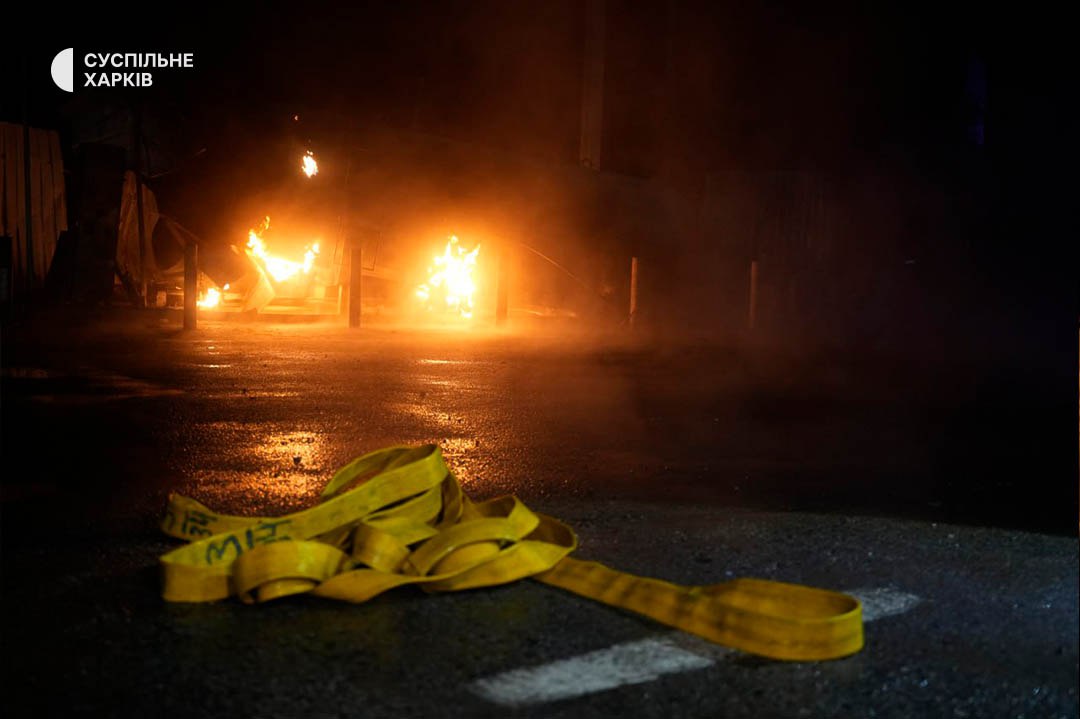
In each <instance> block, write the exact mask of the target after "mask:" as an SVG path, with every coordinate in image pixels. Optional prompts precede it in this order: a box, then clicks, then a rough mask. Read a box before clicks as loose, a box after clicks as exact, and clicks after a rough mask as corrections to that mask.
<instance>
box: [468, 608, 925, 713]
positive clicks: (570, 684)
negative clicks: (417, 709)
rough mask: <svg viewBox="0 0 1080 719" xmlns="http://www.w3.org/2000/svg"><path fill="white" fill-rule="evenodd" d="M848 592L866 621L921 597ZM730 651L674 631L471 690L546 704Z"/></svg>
mask: <svg viewBox="0 0 1080 719" xmlns="http://www.w3.org/2000/svg"><path fill="white" fill-rule="evenodd" d="M847 594H851V595H852V596H855V597H858V599H859V601H861V602H862V604H863V622H864V623H865V622H872V621H874V620H876V619H881V618H882V617H888V616H892V615H895V614H902V613H903V612H906V611H908V610H909V609H911V608H912V607H914V606H915V605H916V604H918V603H919V602H920V601H922V600H921V599H920V598H919V597H917V596H915V595H914V594H908V593H906V592H900V591H897V590H895V589H889V588H887V587H877V588H870V589H856V590H854V591H849V592H847ZM731 654H735V651H734V650H732V649H728V648H727V647H722V646H719V645H716V644H711V643H709V642H707V641H705V640H697V637H694V636H692V635H687V634H683V633H681V632H674V633H672V634H670V635H660V636H656V637H650V638H648V639H641V640H638V641H634V642H624V643H622V644H615V645H614V646H610V647H608V648H607V649H599V650H597V651H594V652H588V653H587V654H580V655H578V656H576V657H570V658H569V659H560V660H558V661H554V662H548V663H547V664H541V665H539V666H535V667H524V668H521V669H512V670H510V671H507V672H502V673H500V674H494V675H492V676H490V677H484V678H483V679H477V680H476V681H474V682H472V683H471V684H469V689H470V690H471V691H472V692H474V693H476V694H478V695H480V696H481V697H483V698H484V699H487V700H488V701H490V702H493V703H495V704H501V705H503V706H522V705H526V704H543V703H546V702H553V701H558V700H560V699H572V698H574V697H579V696H584V695H586V694H593V693H595V692H602V691H607V690H609V689H614V688H616V687H620V686H623V685H626V684H642V683H644V682H651V681H653V680H655V679H658V678H659V677H661V676H663V675H664V674H675V673H678V672H686V671H692V670H695V669H704V668H705V667H709V666H712V665H713V664H715V663H716V661H717V660H718V659H721V658H723V657H725V656H728V655H731Z"/></svg>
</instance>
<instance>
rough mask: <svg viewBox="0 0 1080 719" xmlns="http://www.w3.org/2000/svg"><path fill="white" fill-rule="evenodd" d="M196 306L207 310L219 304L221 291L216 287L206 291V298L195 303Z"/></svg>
mask: <svg viewBox="0 0 1080 719" xmlns="http://www.w3.org/2000/svg"><path fill="white" fill-rule="evenodd" d="M195 304H196V305H197V306H199V307H202V308H203V309H204V310H208V309H211V308H214V307H217V306H218V305H220V304H221V291H220V290H218V288H217V287H211V288H210V289H208V290H207V291H206V297H203V298H202V299H201V300H198V301H197V302H196V303H195Z"/></svg>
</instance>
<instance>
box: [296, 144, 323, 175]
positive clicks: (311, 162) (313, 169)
mask: <svg viewBox="0 0 1080 719" xmlns="http://www.w3.org/2000/svg"><path fill="white" fill-rule="evenodd" d="M300 171H301V172H303V173H304V174H305V175H307V176H308V177H314V176H315V175H318V174H319V163H318V162H316V161H315V153H314V152H312V151H311V150H308V151H307V152H305V153H304V156H303V157H301V158H300Z"/></svg>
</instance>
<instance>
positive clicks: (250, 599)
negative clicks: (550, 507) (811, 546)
mask: <svg viewBox="0 0 1080 719" xmlns="http://www.w3.org/2000/svg"><path fill="white" fill-rule="evenodd" d="M321 497H322V500H321V502H320V503H319V504H317V505H315V506H314V507H312V508H310V509H306V510H303V511H301V512H296V513H293V514H289V515H286V516H283V517H276V518H271V517H237V516H228V515H223V514H218V513H216V512H214V511H212V510H211V509H209V508H208V507H206V506H205V505H202V504H200V503H199V502H196V501H195V500H193V499H190V498H188V497H183V496H180V495H175V494H174V495H172V496H170V498H169V504H168V507H167V509H166V512H165V517H164V519H163V520H162V522H161V528H162V530H163V531H164V532H165V533H166V534H169V535H170V536H173V537H176V538H178V539H183V540H186V541H187V542H188V543H187V544H185V545H184V546H181V547H179V548H177V549H175V550H173V551H171V552H169V553H168V554H165V555H164V556H162V557H161V560H160V561H161V570H162V581H163V589H162V595H163V596H164V598H165V599H166V600H167V601H170V602H207V601H214V600H217V599H224V598H226V597H229V596H232V595H237V596H239V597H240V599H241V600H242V601H244V602H247V603H256V602H265V601H268V600H270V599H275V598H277V597H283V596H287V595H290V594H298V593H302V592H308V593H310V594H314V595H315V596H319V597H329V598H333V599H341V600H344V601H347V602H356V603H359V602H364V601H367V600H368V599H370V598H372V597H374V596H375V595H377V594H381V593H382V592H385V591H386V590H388V589H393V588H394V587H399V586H402V585H405V584H416V585H419V586H420V587H421V588H422V589H424V590H425V591H428V592H449V591H455V590H458V589H471V588H474V587H487V586H494V585H497V584H505V583H508V582H512V581H514V580H517V579H523V578H525V577H532V578H533V579H536V580H538V581H540V582H543V583H545V584H550V585H552V586H556V587H561V588H563V589H566V590H568V591H570V592H573V593H575V594H579V595H581V596H584V597H589V598H590V599H595V600H597V601H599V602H603V603H604V604H608V605H611V606H613V607H618V608H620V609H626V610H629V611H632V612H636V613H638V614H643V615H645V616H647V617H650V618H652V619H654V620H656V621H658V622H660V623H662V624H666V625H668V626H671V627H675V628H677V629H681V630H683V631H686V632H690V633H692V634H696V635H698V636H701V637H704V638H705V639H709V640H711V641H713V642H717V643H719V644H723V645H726V646H729V647H733V648H736V649H740V650H743V651H746V652H752V653H754V654H760V655H763V656H767V657H772V658H775V659H790V660H819V659H835V658H839V657H844V656H848V655H850V654H854V653H855V652H857V651H859V650H860V649H861V648H862V646H863V626H862V607H861V605H860V604H859V601H858V600H857V599H855V598H854V597H851V596H848V595H845V594H839V593H836V592H831V591H826V590H823V589H813V588H811V587H804V586H800V585H796V584H784V583H780V582H773V581H767V580H762V579H737V580H734V581H730V582H724V583H723V584H714V585H708V586H701V587H684V586H679V585H676V584H670V583H668V582H664V581H661V580H658V579H649V578H646V577H637V576H634V575H632V574H626V573H625V572H619V571H617V570H614V569H610V568H608V567H605V566H604V565H602V564H597V563H596V562H585V561H580V560H577V559H573V558H571V557H570V556H568V555H569V554H570V553H571V552H572V551H574V549H576V548H577V537H576V536H575V535H574V532H573V531H572V530H571V529H570V528H569V527H567V526H566V525H565V524H563V523H562V522H559V521H558V520H556V519H553V518H552V517H548V516H545V515H543V514H538V513H535V512H532V511H531V510H530V509H529V508H528V507H526V506H525V505H524V504H522V503H521V502H520V501H519V500H518V499H517V497H512V496H508V497H500V498H499V499H493V500H491V501H488V502H480V503H475V502H472V501H471V500H470V499H469V498H468V497H467V496H466V495H465V494H464V492H462V490H461V486H460V485H459V484H458V482H457V479H456V478H455V477H454V475H453V473H451V472H450V470H449V469H448V468H447V467H446V464H445V463H444V462H443V459H442V454H441V453H440V451H439V448H438V447H437V446H435V445H423V446H419V447H390V448H387V449H382V450H379V451H377V452H372V453H371V454H367V455H364V456H363V457H360V458H358V459H355V460H353V461H352V462H350V463H349V464H347V465H346V466H345V467H343V468H341V469H340V470H338V472H337V473H335V474H334V476H333V477H332V478H331V480H330V482H329V483H328V484H327V485H326V488H325V489H323V491H322V495H321Z"/></svg>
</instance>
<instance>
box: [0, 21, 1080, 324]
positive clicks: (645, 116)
mask: <svg viewBox="0 0 1080 719" xmlns="http://www.w3.org/2000/svg"><path fill="white" fill-rule="evenodd" d="M582 7H583V4H582V3H581V2H577V1H576V0H553V1H551V2H542V3H533V2H528V3H526V2H506V1H499V0H473V1H465V0H448V1H443V2H434V1H427V2H423V1H409V2H400V3H348V4H346V3H341V4H340V5H338V6H335V5H332V4H301V3H272V4H268V5H264V6H262V7H261V8H259V9H242V8H239V7H238V6H236V5H234V4H229V5H227V6H226V5H224V4H222V5H219V6H217V7H210V8H205V7H199V6H196V5H188V4H185V5H179V4H177V5H175V6H172V7H169V6H163V7H157V8H155V10H154V18H153V19H147V21H145V22H141V23H139V27H140V28H141V29H136V28H134V27H131V26H129V25H128V24H125V22H124V21H125V20H130V19H131V18H133V17H134V18H136V19H137V18H138V17H139V15H138V13H140V12H147V10H146V8H142V9H141V10H138V11H135V12H134V13H126V12H124V11H122V10H121V9H119V8H107V9H103V8H94V9H92V10H90V11H87V15H86V16H84V17H75V16H62V17H59V18H53V19H52V22H51V23H50V24H47V25H45V24H39V25H37V26H35V27H37V28H42V27H49V28H50V31H49V33H48V35H49V37H39V38H36V40H35V48H34V49H33V50H32V51H31V53H30V55H29V57H30V60H31V63H30V64H31V65H32V67H34V68H38V69H37V70H35V71H37V72H44V71H45V70H44V69H45V68H47V67H48V63H49V59H50V58H51V56H52V54H53V53H54V52H55V51H56V50H58V49H60V48H62V47H66V46H69V45H74V46H75V47H76V50H77V51H83V50H89V49H95V50H109V49H118V50H127V51H134V50H140V49H154V50H159V51H163V52H164V51H190V52H194V53H195V58H196V65H197V67H196V69H194V70H184V71H173V72H172V73H171V74H162V75H161V76H160V77H159V78H158V80H157V82H156V87H155V88H154V90H153V91H149V92H148V91H138V94H137V97H138V98H139V100H140V101H142V102H143V103H145V105H146V107H147V116H148V118H150V119H148V126H152V128H151V129H148V133H151V132H152V133H153V134H154V140H155V142H157V143H158V144H159V146H160V148H161V150H162V153H163V155H165V156H166V157H167V158H169V159H170V160H171V161H172V162H173V163H175V164H176V165H177V166H179V167H182V168H185V169H184V171H185V172H187V169H186V168H188V167H189V166H190V165H189V164H186V163H193V162H195V163H204V164H206V165H212V164H213V163H215V162H222V163H224V162H228V161H233V158H250V157H253V156H258V154H259V153H260V148H264V147H267V146H268V145H269V144H272V143H275V142H280V141H281V138H282V137H285V136H288V135H289V134H290V133H292V134H294V135H296V137H295V138H294V139H296V140H297V141H299V140H302V139H306V138H307V137H312V138H314V139H316V140H320V139H321V140H326V139H327V138H336V137H339V136H341V134H342V133H343V132H344V131H347V130H350V129H354V128H357V127H363V126H365V125H371V124H377V125H382V126H388V127H392V128H403V129H409V130H412V131H416V132H420V133H426V134H431V135H437V136H444V137H448V138H451V139H454V140H458V141H462V142H467V143H476V144H478V145H482V146H486V147H488V148H495V149H496V151H505V152H507V153H508V154H509V153H512V154H515V155H518V156H524V157H535V158H539V159H541V160H544V161H546V162H549V163H555V164H559V163H564V164H568V165H569V164H573V163H575V162H576V160H577V146H578V132H579V117H580V115H579V113H580V105H579V102H580V97H581V85H580V78H581V67H582V57H583V49H582V48H583V42H584V36H585V29H584V27H585V26H584V13H583V9H582ZM51 28H56V29H55V30H53V29H51ZM1059 28H1061V29H1059ZM1062 30H1063V25H1062V23H1060V22H1058V21H1057V20H1056V18H1055V17H1054V16H1053V14H1051V13H1048V12H1046V11H1045V10H1044V9H1042V8H1040V7H1039V6H1037V5H1034V6H1030V7H1028V6H1025V7H1024V8H1016V7H1010V8H1006V9H1001V10H997V9H994V8H992V7H991V6H990V5H988V4H986V3H976V2H962V3H932V4H931V3H926V4H919V3H911V2H904V3H872V4H866V3H825V4H821V3H815V4H813V5H812V6H810V5H807V4H804V3H794V2H764V3H744V2H728V3H714V2H708V1H706V0H669V1H668V2H662V1H660V0H656V1H653V2H645V1H642V2H633V1H631V0H609V2H608V13H607V35H608V44H607V54H606V56H607V68H606V72H607V75H606V85H605V97H604V102H605V108H604V118H605V120H604V149H603V153H604V154H603V160H602V162H601V167H602V169H604V170H606V171H610V172H616V173H622V174H628V175H634V176H639V177H652V178H657V179H658V180H659V181H660V182H662V183H664V184H665V185H667V186H670V187H672V188H674V189H675V190H677V191H679V192H683V193H684V194H686V195H687V196H690V197H693V196H694V194H695V192H697V191H699V190H700V187H701V184H702V181H703V179H702V178H703V177H704V176H705V175H706V174H707V173H714V172H722V171H725V170H731V169H739V170H774V169H810V170H818V171H825V172H840V173H849V174H851V175H859V174H867V173H870V174H873V173H883V174H889V173H906V174H907V175H913V176H916V177H919V178H922V182H924V183H925V185H926V186H927V187H932V188H939V189H940V191H941V192H942V193H943V194H944V195H946V196H947V195H949V194H951V193H956V194H963V193H964V192H967V190H968V187H967V183H968V182H969V178H970V176H971V175H972V173H976V174H978V175H979V176H980V177H982V178H983V180H982V181H984V184H988V185H989V186H990V187H991V188H993V189H992V192H991V194H990V195H989V196H988V198H985V199H986V202H985V203H984V204H986V205H987V206H988V207H990V208H991V209H992V212H993V214H994V216H993V218H992V223H991V224H992V225H993V227H994V228H995V231H994V232H991V233H988V234H986V236H984V237H980V238H979V239H978V243H977V244H978V247H977V248H976V250H975V251H974V252H975V255H976V265H978V267H977V269H976V270H975V271H978V272H983V273H986V274H987V276H988V278H989V279H988V280H987V282H988V283H990V284H993V283H994V282H997V281H998V280H999V279H1000V280H1002V281H1004V282H1006V283H1007V284H1010V285H1012V286H1013V287H1014V289H1010V290H1008V292H1011V293H1013V294H1016V295H1018V296H1023V297H1025V298H1027V299H1028V300H1030V301H1032V302H1034V303H1035V304H1036V305H1038V306H1039V307H1042V308H1049V307H1055V308H1059V309H1060V308H1067V309H1066V312H1065V314H1066V315H1068V316H1071V317H1072V318H1073V319H1072V320H1071V322H1075V317H1076V296H1075V289H1076V282H1075V277H1074V273H1073V272H1072V270H1071V269H1069V268H1070V267H1071V266H1072V265H1071V264H1070V263H1069V262H1066V261H1063V260H1062V259H1059V256H1060V255H1061V254H1062V252H1063V250H1064V252H1065V254H1066V255H1068V256H1071V255H1073V254H1074V253H1073V252H1072V249H1071V248H1072V246H1073V244H1074V243H1070V242H1066V241H1064V240H1063V238H1064V237H1068V236H1073V237H1075V232H1072V230H1074V229H1075V227H1074V225H1075V223H1073V222H1071V221H1069V220H1068V218H1066V217H1065V209H1066V207H1068V205H1069V203H1070V202H1071V200H1070V194H1071V191H1070V187H1071V184H1073V183H1072V181H1071V179H1070V178H1069V177H1068V175H1067V173H1066V168H1067V167H1069V163H1068V162H1065V161H1064V160H1063V158H1064V157H1065V156H1066V155H1067V154H1068V152H1067V150H1068V148H1071V146H1072V144H1073V143H1072V139H1071V134H1070V133H1069V132H1068V128H1067V127H1066V126H1065V121H1064V117H1065V116H1064V103H1063V102H1061V100H1060V99H1059V96H1060V94H1061V92H1060V91H1061V89H1062V88H1064V87H1066V86H1067V84H1066V83H1064V82H1062V80H1061V79H1060V76H1061V75H1062V74H1063V73H1064V70H1065V68H1066V64H1065V63H1064V61H1063V58H1064V54H1065V50H1066V49H1067V47H1068V45H1067V43H1064V42H1062V41H1061V33H1062ZM30 36H31V37H34V34H33V33H31V34H30ZM62 36H63V37H62ZM69 38H70V39H69ZM132 38H136V39H134V40H132ZM9 50H10V48H9ZM77 56H78V52H77ZM20 65H21V62H20V60H19V59H18V58H14V59H13V60H12V61H10V62H7V63H5V70H6V72H7V73H9V79H8V80H5V82H4V86H5V88H7V89H8V90H9V91H8V92H6V93H5V94H4V97H3V102H4V107H3V108H2V109H0V117H3V118H4V119H14V120H18V119H19V118H20V117H21V115H22V108H21V107H20V105H21V102H20V99H21V96H22V95H23V94H24V89H25V87H26V83H25V82H23V81H22V78H20V77H19V73H18V68H19V67H20ZM12 73H13V74H14V77H13V78H12V77H11V74H12ZM980 87H985V92H982V91H981V90H979V91H976V92H974V93H973V92H972V89H973V88H974V89H978V88H980ZM129 95H131V93H130V92H129ZM126 97H127V96H125V95H124V94H123V93H122V92H117V91H112V92H95V93H93V94H91V93H90V91H88V90H82V91H79V92H77V93H76V97H75V99H74V101H73V102H72V101H70V100H69V98H67V97H65V96H64V95H63V93H61V92H60V91H58V90H56V89H55V88H54V87H52V86H51V83H49V82H48V80H47V79H44V78H31V81H30V83H29V98H30V116H31V119H32V121H34V122H35V123H38V124H42V125H45V126H52V127H57V128H59V129H61V130H62V131H64V132H67V131H69V130H70V129H71V128H72V126H73V125H77V124H81V125H85V124H87V123H88V122H89V123H91V124H92V123H93V121H94V120H95V119H96V118H100V117H104V116H105V114H106V110H104V109H103V106H104V105H117V104H120V105H122V104H123V102H125V101H126ZM979 97H982V98H984V99H985V101H986V104H987V110H986V113H985V117H984V119H985V124H984V126H983V128H982V129H983V131H984V133H985V135H984V137H985V144H984V145H981V146H980V145H978V144H976V143H974V142H973V141H972V139H971V137H972V133H973V131H974V128H975V125H976V124H977V117H978V114H977V113H976V111H975V109H974V104H975V102H976V101H977V100H978V98H979ZM294 113H299V114H300V115H301V116H302V118H303V120H304V122H303V123H302V124H301V125H300V126H295V125H292V124H290V122H289V120H290V118H291V116H292V115H293V114H294ZM202 148H206V152H205V153H203V154H202V155H199V156H198V159H197V160H193V159H192V158H194V157H195V156H196V153H197V152H198V151H199V150H201V149H202ZM268 164H271V163H269V162H268ZM181 176H182V175H181V173H178V174H177V177H181ZM963 241H965V242H967V241H969V240H968V239H964V240H963ZM960 271H961V272H963V271H965V270H964V269H961V270H960ZM1060 288H1064V289H1060ZM1035 314H1036V315H1038V314H1039V313H1035ZM1040 316H1041V315H1040Z"/></svg>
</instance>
